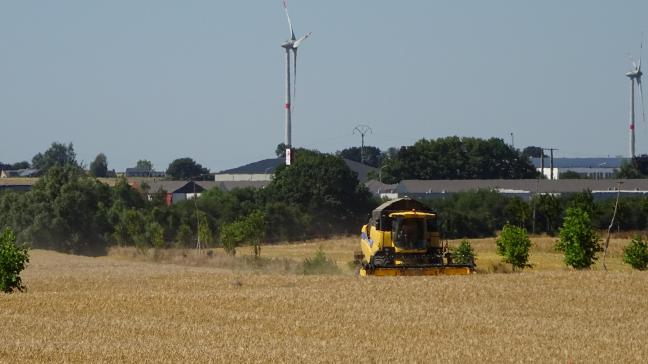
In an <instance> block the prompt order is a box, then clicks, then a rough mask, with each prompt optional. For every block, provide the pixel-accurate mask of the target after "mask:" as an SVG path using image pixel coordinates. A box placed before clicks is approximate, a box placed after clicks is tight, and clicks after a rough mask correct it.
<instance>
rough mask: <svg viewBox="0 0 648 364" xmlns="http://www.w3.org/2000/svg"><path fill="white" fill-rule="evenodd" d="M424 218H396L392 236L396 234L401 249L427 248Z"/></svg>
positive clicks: (396, 241) (397, 243) (396, 242)
mask: <svg viewBox="0 0 648 364" xmlns="http://www.w3.org/2000/svg"><path fill="white" fill-rule="evenodd" d="M424 226H425V225H424V220H423V219H403V218H396V219H394V221H393V224H392V236H395V237H396V239H395V245H396V246H397V247H399V248H401V249H425V248H426V242H425V235H424V231H425V230H424Z"/></svg>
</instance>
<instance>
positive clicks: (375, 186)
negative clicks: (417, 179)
mask: <svg viewBox="0 0 648 364" xmlns="http://www.w3.org/2000/svg"><path fill="white" fill-rule="evenodd" d="M365 186H367V189H369V191H371V193H373V194H374V195H378V194H381V193H390V192H394V190H396V187H398V184H393V185H388V184H386V183H382V182H380V181H377V180H375V179H372V180H369V181H367V182H365Z"/></svg>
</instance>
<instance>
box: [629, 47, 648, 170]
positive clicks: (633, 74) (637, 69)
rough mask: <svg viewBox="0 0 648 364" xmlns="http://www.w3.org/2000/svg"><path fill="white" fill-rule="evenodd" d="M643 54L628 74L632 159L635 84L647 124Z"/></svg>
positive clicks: (631, 155)
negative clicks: (642, 65) (642, 78)
mask: <svg viewBox="0 0 648 364" xmlns="http://www.w3.org/2000/svg"><path fill="white" fill-rule="evenodd" d="M640 49H641V50H642V51H643V36H642V37H641V48H640ZM642 75H643V73H642V72H641V53H639V62H638V63H637V62H636V61H635V60H634V59H633V60H632V71H630V72H628V73H626V76H627V77H628V78H630V158H634V157H635V87H634V85H635V82H636V83H637V88H639V97H640V98H641V112H642V117H643V121H644V122H646V111H645V110H644V98H643V86H642V85H641V76H642Z"/></svg>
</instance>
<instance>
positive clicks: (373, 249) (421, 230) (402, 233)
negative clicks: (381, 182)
mask: <svg viewBox="0 0 648 364" xmlns="http://www.w3.org/2000/svg"><path fill="white" fill-rule="evenodd" d="M360 247H361V248H362V251H359V252H356V253H355V260H356V262H357V263H359V264H360V265H361V268H360V275H361V276H370V275H374V276H430V275H463V274H471V273H473V272H474V270H475V263H474V262H470V263H469V264H455V263H453V259H452V255H451V254H450V252H449V251H448V248H447V246H444V245H443V244H442V242H441V234H440V233H439V229H438V227H437V215H436V214H435V213H434V212H432V211H431V210H430V209H429V208H428V207H427V206H425V205H424V204H422V203H421V202H418V201H416V200H413V199H411V198H400V199H396V200H392V201H388V202H385V203H384V204H382V205H380V206H378V207H377V208H376V209H375V210H373V212H372V214H371V218H370V219H369V222H368V223H367V225H364V226H363V227H362V234H361V239H360Z"/></svg>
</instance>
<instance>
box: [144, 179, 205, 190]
mask: <svg viewBox="0 0 648 364" xmlns="http://www.w3.org/2000/svg"><path fill="white" fill-rule="evenodd" d="M146 183H148V185H149V187H150V188H149V190H148V192H149V193H155V192H160V191H166V192H167V193H193V192H194V191H195V192H196V193H200V192H203V191H204V190H205V189H204V188H203V187H202V186H201V185H200V184H198V183H196V182H193V181H154V182H146ZM194 187H195V189H194Z"/></svg>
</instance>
